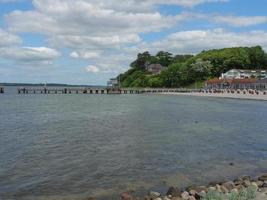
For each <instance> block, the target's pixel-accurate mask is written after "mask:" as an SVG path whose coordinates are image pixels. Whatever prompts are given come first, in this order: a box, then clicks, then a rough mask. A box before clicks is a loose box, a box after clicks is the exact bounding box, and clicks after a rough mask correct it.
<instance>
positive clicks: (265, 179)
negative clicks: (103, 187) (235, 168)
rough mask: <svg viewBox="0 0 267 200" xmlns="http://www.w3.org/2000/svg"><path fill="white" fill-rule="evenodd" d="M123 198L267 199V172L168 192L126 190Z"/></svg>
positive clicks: (124, 199)
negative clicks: (143, 193)
mask: <svg viewBox="0 0 267 200" xmlns="http://www.w3.org/2000/svg"><path fill="white" fill-rule="evenodd" d="M120 198H121V200H229V199H230V200H267V173H265V174H262V175H260V176H258V177H254V178H253V177H250V176H242V177H238V178H236V179H234V180H229V181H223V182H210V183H209V184H208V185H206V186H189V187H186V188H184V189H180V188H178V187H170V188H169V189H168V191H167V192H166V194H161V193H159V192H156V191H150V192H149V193H148V194H147V195H146V196H143V197H136V196H134V194H133V192H124V193H122V194H121V195H120ZM89 199H90V200H94V198H89Z"/></svg>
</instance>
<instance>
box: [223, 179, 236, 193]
mask: <svg viewBox="0 0 267 200" xmlns="http://www.w3.org/2000/svg"><path fill="white" fill-rule="evenodd" d="M222 185H223V186H224V187H225V188H226V189H227V190H229V191H230V190H232V189H233V188H234V187H235V184H234V182H233V181H228V182H225V183H223V184H222Z"/></svg>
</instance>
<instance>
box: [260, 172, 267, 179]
mask: <svg viewBox="0 0 267 200" xmlns="http://www.w3.org/2000/svg"><path fill="white" fill-rule="evenodd" d="M259 181H267V174H263V175H261V176H260V177H259Z"/></svg>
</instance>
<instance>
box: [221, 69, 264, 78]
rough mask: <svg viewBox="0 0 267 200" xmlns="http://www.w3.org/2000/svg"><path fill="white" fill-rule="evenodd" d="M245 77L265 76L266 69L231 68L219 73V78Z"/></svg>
mask: <svg viewBox="0 0 267 200" xmlns="http://www.w3.org/2000/svg"><path fill="white" fill-rule="evenodd" d="M247 78H260V79H262V78H267V71H266V70H245V69H231V70H229V71H228V72H226V73H223V74H222V75H221V79H247Z"/></svg>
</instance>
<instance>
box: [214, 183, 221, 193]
mask: <svg viewBox="0 0 267 200" xmlns="http://www.w3.org/2000/svg"><path fill="white" fill-rule="evenodd" d="M215 188H216V191H217V192H222V190H221V186H220V185H218V184H217V185H216V186H215Z"/></svg>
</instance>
